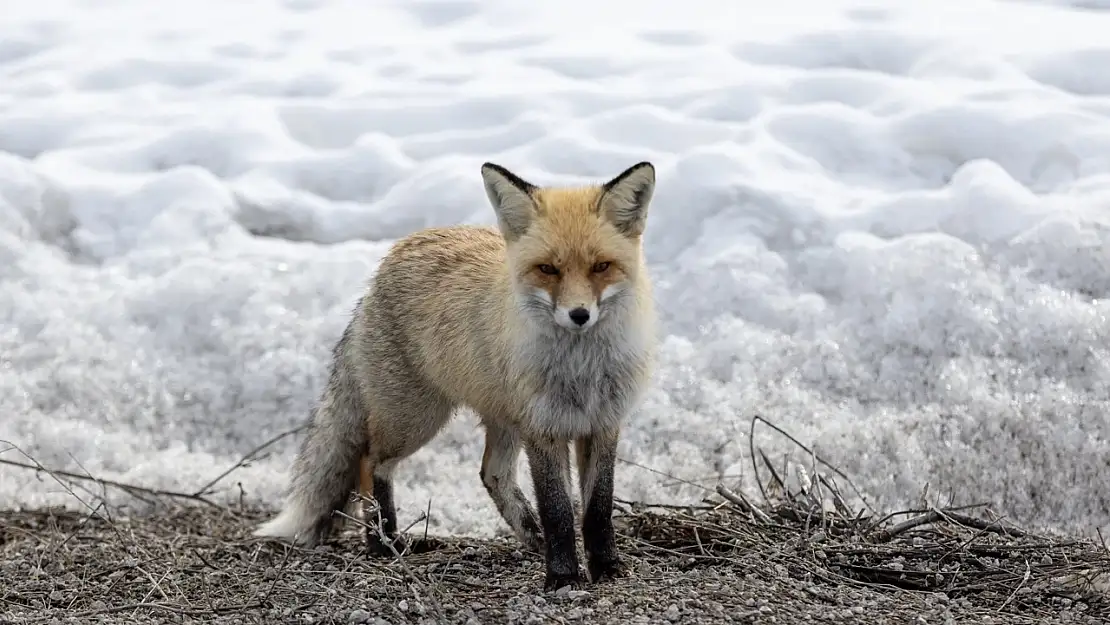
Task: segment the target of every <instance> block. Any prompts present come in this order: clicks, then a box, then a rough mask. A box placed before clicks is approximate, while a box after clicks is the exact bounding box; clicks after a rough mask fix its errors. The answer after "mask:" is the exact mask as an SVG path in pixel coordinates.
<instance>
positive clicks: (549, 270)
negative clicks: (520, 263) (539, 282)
mask: <svg viewBox="0 0 1110 625" xmlns="http://www.w3.org/2000/svg"><path fill="white" fill-rule="evenodd" d="M539 270H540V272H541V273H546V274H547V275H549V276H557V275H559V270H558V269H556V268H555V267H554V266H553V265H547V264H544V265H540V266H539Z"/></svg>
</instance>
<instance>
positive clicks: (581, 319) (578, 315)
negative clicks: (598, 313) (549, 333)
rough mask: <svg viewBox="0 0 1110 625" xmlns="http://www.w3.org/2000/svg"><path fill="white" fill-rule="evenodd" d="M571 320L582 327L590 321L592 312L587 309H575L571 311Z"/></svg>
mask: <svg viewBox="0 0 1110 625" xmlns="http://www.w3.org/2000/svg"><path fill="white" fill-rule="evenodd" d="M569 314H570V320H571V321H573V322H574V323H577V324H578V325H582V324H584V323H586V322H587V321H589V320H590V311H588V310H586V309H585V308H575V309H574V310H572V311H570V313H569Z"/></svg>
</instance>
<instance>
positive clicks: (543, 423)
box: [254, 161, 656, 591]
mask: <svg viewBox="0 0 1110 625" xmlns="http://www.w3.org/2000/svg"><path fill="white" fill-rule="evenodd" d="M481 176H482V183H483V187H484V190H485V194H486V197H487V198H488V200H489V203H490V205H491V206H492V208H493V212H494V214H495V216H496V221H497V224H496V227H494V226H493V225H488V226H482V225H452V226H441V227H428V228H425V229H422V230H418V231H416V232H413V233H410V234H408V235H406V236H404V237H402V238H400V239H398V240H397V241H396V242H395V243H394V244H393V245H392V246H391V247H390V249H389V250H388V251H387V253H386V254H385V255H384V256H383V258H382V260H381V262H380V263H379V265H378V268H377V271H376V273H375V275H374V276H373V278H372V279H371V280H370V281H369V282H370V284H369V285H368V288H366V290H365V291H364V293H363V294H362V296H361V297H360V298H359V299H358V301H357V303H356V304H355V306H354V312H353V314H352V316H351V318H350V320H349V322H348V323H347V325H346V327H345V329H344V330H343V332H342V334H341V336H340V337H339V339H338V341H337V342H336V344H335V346H334V348H333V350H332V354H331V366H330V372H329V377H328V380H327V382H326V384H325V385H324V388H323V389H322V391H321V393H320V395H319V396H318V399H317V401H316V403H315V405H314V407H313V408H312V414H311V415H310V421H309V426H308V428H307V434H306V435H305V437H304V439H303V441H302V443H301V445H300V447H299V450H298V452H297V454H296V457H295V458H294V460H293V463H292V465H291V470H290V475H291V477H290V485H289V491H288V494H287V495H286V500H285V503H284V505H283V508H282V509H281V510H280V512H279V513H278V514H277V515H276V516H274V517H272V518H271V519H270V520H268V521H266V522H265V523H262V524H261V525H259V526H258V527H257V528H256V529H255V531H254V534H255V535H256V536H262V537H270V538H276V539H281V540H286V541H291V542H293V543H295V544H298V545H302V546H313V545H315V544H317V543H318V542H319V541H321V540H323V539H324V538H325V537H326V536H327V534H328V533H329V532H330V531H331V528H332V519H333V514H334V513H335V512H336V511H339V510H342V509H344V508H345V504H346V503H347V500H348V498H349V497H350V495H351V494H352V492H354V491H355V489H356V483H357V489H358V492H359V494H360V495H362V496H363V497H365V498H366V499H373V500H374V501H375V502H376V503H377V513H378V514H379V515H380V524H379V526H378V531H377V532H372V531H370V530H369V529H367V530H366V541H367V549H368V550H369V551H371V552H373V553H376V554H379V555H388V554H389V553H391V552H390V548H393V549H396V547H394V545H396V544H399V543H403V539H402V538H401V537H399V536H398V526H397V513H396V508H395V502H394V488H393V484H394V478H393V476H394V474H395V470H396V468H397V466H398V464H399V463H400V462H401V461H403V460H404V459H405V458H407V457H409V456H411V455H412V454H413V453H415V452H416V451H417V450H419V449H421V448H422V447H424V446H425V445H427V444H428V443H429V442H431V441H432V439H433V438H435V436H436V435H437V434H438V433H439V432H440V431H441V430H442V428H443V427H444V426H445V425H446V423H447V422H448V420H449V418H450V417H451V415H452V414H454V413H455V411H456V410H457V409H459V408H462V407H466V408H469V409H470V410H472V411H473V412H474V413H475V414H476V415H477V416H478V423H479V425H480V427H481V428H482V429H484V433H485V441H484V442H485V446H484V451H483V454H482V458H481V467H480V470H479V471H478V477H479V478H480V480H481V483H482V484H483V486H484V488H485V490H486V492H487V493H488V495H489V497H490V498H491V500H492V503H493V504H494V507H495V508H496V510H497V512H498V513H499V514H500V516H501V518H502V519H503V520H504V522H505V523H506V524H507V525H508V526H509V529H511V531H512V533H513V534H514V535H515V537H516V538H517V539H518V540H519V541H520V543H521V544H522V545H523V546H524V547H526V548H527V549H529V550H531V551H533V552H535V553H538V554H540V555H542V556H543V558H544V564H545V574H544V589H545V590H548V591H550V590H558V589H559V588H562V587H564V586H568V585H570V586H574V587H581V586H582V585H584V584H585V583H586V579H585V577H584V576H583V574H582V571H581V570H580V564H579V559H578V552H577V549H576V535H575V534H576V529H577V528H576V527H575V526H576V522H577V520H578V519H577V518H576V517H580V520H581V531H582V544H583V547H584V553H585V556H586V560H587V562H586V564H587V566H586V572H588V574H589V580H590V581H591V582H594V583H597V582H600V581H602V580H606V579H613V578H618V577H621V576H623V575H625V574H626V573H627V571H626V569H625V568H624V563H623V560H622V559H621V557H620V554H619V553H618V550H617V545H616V535H615V531H614V525H613V507H614V504H613V497H614V495H613V491H614V471H615V465H616V461H617V449H618V443H619V440H620V434H621V430H622V427H623V425H624V424H625V422H626V420H627V418H628V417H629V415H630V414H631V413H632V412H633V411H634V410H635V409H636V407H637V406H638V404H639V403H640V402H641V401H642V397H643V395H644V393H645V391H646V390H647V388H648V385H649V381H650V378H651V376H652V373H653V370H654V365H655V358H656V335H655V324H656V315H655V310H654V307H653V301H652V290H651V279H650V276H649V273H648V269H647V263H646V260H645V255H644V250H643V235H644V232H645V228H646V225H647V215H648V208H649V205H650V203H651V200H652V197H653V195H654V191H655V167H654V166H653V165H652V164H651V163H650V162H647V161H644V162H640V163H637V164H635V165H632V166H631V167H629V168H628V169H626V170H624V171H623V172H621V173H620V174H618V175H617V176H615V177H613V178H612V179H610V180H608V181H607V182H604V183H590V184H583V185H577V186H571V185H566V186H542V187H541V186H537V185H534V184H532V183H531V182H528V181H526V180H525V179H523V178H521V177H520V176H518V175H516V174H515V173H513V172H511V171H509V170H508V169H506V168H505V167H502V166H501V165H497V164H494V163H489V162H486V163H484V164H483V165H482V166H481ZM572 446H573V448H574V451H575V463H576V465H577V466H576V468H577V473H578V481H579V493H577V497H575V496H574V494H573V493H572V490H573V483H572V473H571V471H572V467H571V459H570V449H571V447H572ZM522 450H523V451H524V452H525V454H526V458H527V460H528V465H529V473H530V475H531V480H532V486H533V491H534V495H535V500H536V506H535V508H533V506H532V504H531V503H530V502H529V500H528V499H527V497H526V496H525V494H524V493H523V491H522V490H521V487H520V483H519V482H518V476H517V474H516V461H517V459H518V458H519V454H520V453H521V451H522ZM577 498H580V502H575V501H574V500H575V499H577ZM383 538H385V539H386V541H383V540H382V539H383Z"/></svg>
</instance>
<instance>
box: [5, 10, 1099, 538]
mask: <svg viewBox="0 0 1110 625" xmlns="http://www.w3.org/2000/svg"><path fill="white" fill-rule="evenodd" d="M1106 6H1107V3H1102V2H1091V1H1087V2H1082V3H1080V2H1000V1H989V0H935V1H932V2H882V3H875V4H872V5H864V4H850V3H846V2H844V1H843V0H835V1H829V0H822V1H817V0H812V1H810V2H798V1H791V0H778V1H776V2H773V3H758V4H756V5H753V4H751V3H743V2H724V1H717V2H709V1H708V0H684V1H683V2H672V1H670V0H637V1H636V2H596V1H592V0H591V1H585V0H573V1H572V0H564V1H562V2H558V3H554V2H549V3H528V2H518V1H516V0H434V1H420V2H417V1H413V0H404V1H402V0H393V1H391V2H386V1H377V2H361V1H356V0H347V1H340V0H334V1H332V0H285V1H284V2H278V1H273V0H272V1H263V0H253V1H243V2H216V1H215V0H204V1H200V0H198V1H196V2H192V3H164V2H149V1H143V0H111V1H100V2H88V1H78V0H68V1H65V0H36V1H35V2H27V3H18V6H16V5H15V4H13V5H12V6H10V7H7V8H6V9H5V10H4V17H3V19H2V20H0V415H2V416H0V439H4V440H6V441H9V442H11V443H13V444H15V445H17V446H18V447H19V449H21V450H22V451H23V452H26V454H29V455H30V456H32V457H33V458H34V459H35V460H37V461H38V462H41V463H42V464H43V465H45V466H48V467H52V468H61V469H67V470H69V471H73V472H77V473H85V472H88V473H90V474H93V475H96V476H98V477H102V478H108V479H114V480H118V481H123V482H130V483H137V484H143V485H146V486H151V487H160V488H166V489H172V490H181V491H192V490H195V489H196V488H198V487H199V486H200V485H201V484H203V483H205V482H207V481H208V480H210V479H211V478H213V477H215V476H216V475H218V474H219V473H220V472H221V471H223V470H224V469H225V468H226V467H228V466H229V465H231V464H234V463H235V461H236V460H238V459H239V458H240V456H242V455H243V454H244V453H246V452H247V451H249V450H250V449H252V448H254V447H255V446H256V445H258V444H260V443H262V442H263V441H265V440H266V439H268V438H270V437H272V436H274V435H276V434H278V433H280V432H282V431H285V430H288V429H291V428H293V427H295V426H297V425H299V424H301V423H303V422H304V420H305V419H306V418H307V416H308V412H309V409H310V407H311V405H312V403H313V402H314V400H315V399H316V397H317V394H318V392H319V391H320V389H321V386H322V383H323V381H324V379H325V378H326V376H327V366H328V362H329V354H330V350H331V348H332V345H333V344H334V342H335V341H336V340H337V338H338V336H339V334H340V332H341V331H342V329H343V326H344V325H345V324H346V322H347V320H348V316H349V313H350V311H351V308H352V306H353V305H354V302H355V300H356V299H357V298H358V297H359V295H360V292H361V290H362V289H363V287H364V285H365V284H366V281H367V280H368V279H369V278H370V277H371V276H372V274H373V271H374V270H375V267H376V264H377V262H378V260H379V259H380V258H381V256H382V255H383V254H384V253H385V251H386V250H387V248H388V246H389V245H390V243H391V242H392V241H393V240H395V239H397V238H398V237H400V236H403V235H404V234H406V233H409V232H412V231H413V230H415V229H417V228H421V227H424V226H432V225H444V224H456V223H482V224H494V223H495V220H494V216H493V213H492V210H491V209H490V207H489V205H488V202H487V200H486V198H485V195H484V193H483V190H482V187H481V179H480V176H479V167H480V165H481V163H482V162H484V161H486V160H492V161H494V162H497V163H500V164H502V165H504V166H506V167H509V168H510V169H512V170H514V171H516V172H517V173H519V174H521V175H522V176H524V177H526V178H528V179H530V180H531V181H533V182H535V183H539V184H567V183H577V182H584V181H601V180H604V179H606V178H608V177H610V176H613V175H615V174H617V173H619V172H620V171H621V170H622V169H624V168H625V167H627V166H629V165H631V164H633V163H635V162H638V161H641V160H650V161H652V162H653V163H655V165H656V167H657V171H658V188H657V193H656V197H655V201H654V204H653V207H652V211H651V216H650V219H649V227H648V233H647V235H646V240H645V245H646V249H647V253H648V255H649V259H650V261H651V265H652V267H651V269H652V272H653V275H654V277H655V280H656V288H655V292H656V299H657V302H658V308H659V314H660V317H661V335H662V337H661V341H662V342H661V361H660V364H659V370H658V374H657V376H656V378H655V381H654V384H653V387H652V390H651V392H650V394H649V395H648V396H647V398H646V400H645V402H644V404H643V406H642V408H641V409H640V410H639V412H637V413H636V414H635V415H634V416H633V417H632V418H631V420H630V422H629V425H628V427H627V430H626V432H625V435H624V439H623V442H622V446H621V456H622V458H623V459H625V460H627V461H629V462H627V463H621V464H620V465H619V466H618V484H617V489H618V496H619V497H622V498H625V499H643V500H648V501H690V500H696V499H698V498H699V497H700V496H702V495H703V494H704V493H703V491H702V490H700V489H699V486H698V485H701V486H705V487H712V486H714V484H715V482H716V481H717V479H718V478H720V477H722V476H723V477H725V479H728V480H733V479H739V478H736V477H735V476H743V480H744V482H743V487H744V488H747V489H751V490H753V492H754V482H753V481H752V479H751V471H750V463H749V459H748V427H749V423H750V422H751V418H752V416H753V415H756V414H759V415H761V416H763V417H764V418H766V419H768V420H770V421H772V422H773V423H775V424H777V425H779V426H780V427H782V428H784V429H785V430H787V431H788V432H790V433H791V434H793V435H794V436H795V437H797V438H798V439H799V440H800V441H801V442H803V443H806V444H810V445H813V446H815V448H816V451H817V453H818V454H820V455H821V456H823V457H824V458H826V459H827V460H829V461H830V462H831V463H832V464H834V465H836V466H837V467H839V468H840V469H841V470H842V471H844V472H845V473H846V474H847V475H849V476H850V477H852V479H853V480H854V482H855V483H856V485H857V486H858V487H859V488H860V489H861V490H863V491H864V493H865V494H866V495H867V496H868V497H869V499H870V501H871V503H872V504H873V505H876V506H877V507H884V508H888V509H889V508H890V507H893V506H903V505H914V504H915V502H917V501H918V499H919V497H920V495H921V493H922V490H923V489H924V488H925V486H926V485H928V497H929V501H930V502H931V503H937V502H940V503H945V502H947V501H949V500H950V499H951V500H952V501H954V502H955V503H974V502H980V501H990V502H993V503H994V505H995V509H996V510H997V511H998V512H1000V513H1004V514H1007V515H1009V517H1010V518H1012V519H1014V520H1016V521H1020V522H1023V523H1028V524H1036V525H1040V526H1048V527H1054V528H1058V529H1062V530H1069V531H1082V532H1090V531H1091V530H1092V529H1093V528H1094V527H1101V528H1103V529H1110V478H1108V475H1110V40H1108V39H1107V33H1110V13H1105V12H1103V9H1105V8H1106ZM475 423H476V418H475V417H474V416H473V415H472V414H470V413H469V412H463V413H460V415H459V416H458V418H457V419H456V420H455V421H453V422H452V424H451V425H450V426H449V427H448V428H447V429H446V430H445V431H444V432H443V433H442V434H441V435H440V436H439V438H437V439H436V440H435V441H434V443H433V444H432V445H430V446H429V447H427V448H425V449H424V450H422V451H420V452H419V453H418V454H417V455H415V456H413V457H412V458H411V459H410V460H409V461H408V462H406V463H404V464H403V465H401V467H400V468H399V469H398V473H397V480H398V482H397V497H398V504H399V506H400V513H401V516H402V524H405V523H407V521H405V519H409V520H411V519H414V518H416V517H417V516H418V515H419V514H420V513H421V512H423V511H424V510H425V509H426V508H427V506H428V505H429V501H430V505H431V511H432V520H431V530H432V531H437V532H459V533H475V534H489V533H492V532H500V531H504V527H505V526H504V524H503V523H502V522H501V521H500V519H499V517H498V516H497V513H496V512H495V510H494V508H493V505H492V503H491V502H490V501H489V500H488V498H487V496H486V494H485V491H484V489H483V488H482V486H481V483H480V481H479V477H478V466H479V460H480V456H481V448H482V437H481V434H480V432H479V431H478V430H477V429H476V428H475ZM756 437H757V441H756V442H757V443H758V445H759V446H760V447H761V448H763V449H764V450H766V451H767V452H768V455H769V456H770V457H771V458H773V459H774V460H775V461H776V463H777V462H779V461H780V460H781V459H782V457H783V454H787V453H789V454H791V457H792V458H793V459H794V460H795V461H797V462H799V463H800V464H802V465H805V466H806V467H807V468H808V465H809V464H810V460H809V459H808V458H806V457H805V454H802V453H800V452H799V450H798V449H797V448H796V447H794V446H793V445H792V444H791V443H790V442H789V441H787V440H786V439H784V438H783V437H781V436H778V435H775V434H773V432H772V431H771V430H770V429H769V428H766V427H761V428H757V430H756ZM298 442H299V438H298V437H292V438H288V439H285V440H284V441H283V442H282V444H281V445H278V446H277V447H275V448H274V449H273V450H272V453H271V454H270V455H269V456H267V457H265V458H263V459H261V460H258V461H256V462H254V463H252V464H250V466H248V467H246V468H244V469H241V470H239V471H236V472H234V473H233V474H232V475H231V476H229V477H228V478H227V479H226V480H224V481H223V482H222V483H221V484H220V486H221V488H222V490H220V491H219V492H218V493H217V494H216V495H215V497H216V498H220V497H229V498H238V497H240V495H241V494H242V496H245V497H247V498H260V499H261V500H263V501H265V502H267V503H270V504H274V505H277V504H278V503H280V501H281V496H282V494H283V491H284V489H285V487H286V484H287V469H288V467H289V463H290V460H291V458H292V454H293V453H294V451H295V447H296V445H297V443H298ZM0 451H3V453H2V455H0V458H3V459H6V460H11V461H17V462H27V459H26V457H25V456H24V455H22V454H21V453H19V452H18V451H17V450H14V449H10V448H8V447H7V445H4V444H0ZM522 466H523V460H522ZM643 467H647V468H643ZM661 473H662V474H669V475H671V476H674V477H675V478H680V479H679V480H675V479H672V478H669V477H663V476H661V475H660V474H661ZM524 476H525V474H523V473H522V480H523V481H525V482H527V480H526V479H524ZM764 476H766V472H764ZM681 480H685V481H686V482H682V481H681ZM86 486H87V487H88V488H89V489H90V490H93V491H99V490H100V489H99V487H95V486H91V485H86ZM75 492H76V493H77V494H78V495H80V496H83V497H86V498H87V497H88V495H87V494H86V493H83V492H82V491H75ZM47 504H65V505H80V504H78V503H76V502H75V500H74V499H73V495H71V494H70V493H68V492H66V490H65V489H64V488H63V487H62V486H61V485H60V484H59V483H57V482H56V481H54V480H51V479H49V478H48V477H45V476H43V475H36V474H35V473H33V472H31V471H27V470H24V469H19V468H15V467H10V466H0V506H3V507H12V506H37V505H47Z"/></svg>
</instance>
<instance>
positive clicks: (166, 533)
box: [0, 489, 1110, 625]
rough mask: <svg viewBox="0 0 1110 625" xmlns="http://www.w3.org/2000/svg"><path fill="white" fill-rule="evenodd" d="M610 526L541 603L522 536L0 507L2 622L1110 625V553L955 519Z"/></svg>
mask: <svg viewBox="0 0 1110 625" xmlns="http://www.w3.org/2000/svg"><path fill="white" fill-rule="evenodd" d="M720 492H721V495H722V496H724V498H723V499H721V498H718V499H712V500H711V499H707V500H706V502H705V504H704V505H700V506H695V507H689V508H666V507H659V506H644V505H640V504H632V505H627V504H622V505H621V506H619V510H618V511H617V513H616V521H617V524H618V531H619V533H620V543H619V544H620V548H621V550H622V553H623V554H624V557H625V559H626V562H627V564H628V572H627V575H626V576H625V577H623V578H620V579H618V580H614V581H608V582H603V583H600V584H587V585H586V586H585V587H583V588H582V589H581V590H571V589H562V590H561V591H559V592H555V593H545V592H543V591H542V590H541V586H542V581H543V566H542V560H541V558H540V556H539V555H537V554H532V553H526V552H522V551H521V550H520V549H519V546H518V544H517V543H515V542H514V541H513V540H512V539H510V538H495V539H475V538H467V537H447V536H441V537H436V536H425V535H424V533H423V531H422V529H421V527H420V525H419V524H417V525H416V526H414V527H410V528H409V530H408V536H409V537H410V542H411V546H410V549H411V550H410V551H409V552H406V553H401V554H399V555H400V557H394V558H391V559H375V558H371V557H368V556H367V555H365V553H364V552H363V551H362V548H361V547H362V542H361V536H362V533H361V531H359V528H358V527H357V524H356V523H357V522H353V521H347V522H346V525H345V526H344V529H342V530H341V531H339V532H338V533H337V534H336V535H335V536H334V538H333V539H332V540H330V541H329V542H328V543H326V544H324V545H322V546H319V547H317V548H314V549H299V548H292V547H288V546H286V545H285V544H283V543H275V542H272V541H266V540H262V539H256V538H253V537H251V536H250V530H251V528H252V527H253V526H254V525H255V524H256V523H257V522H259V521H260V520H262V519H263V518H264V517H265V516H266V515H267V514H271V513H272V512H273V511H270V510H263V509H258V508H246V507H238V506H232V507H223V506H216V505H209V504H204V503H192V504H190V505H172V506H163V507H161V508H159V510H158V511H157V512H154V513H147V514H143V515H138V516H135V517H133V518H127V519H125V518H119V517H117V516H115V515H114V514H112V513H110V511H109V510H107V509H106V508H104V507H103V506H98V507H96V508H94V509H93V510H85V511H83V512H82V511H73V510H62V509H53V510H32V511H24V512H20V511H5V512H2V513H0V520H2V523H0V528H2V529H0V577H2V578H4V579H6V580H8V582H7V583H5V584H3V585H2V586H0V623H77V622H80V623H105V624H115V623H139V622H141V623H162V622H165V623H185V622H206V623H229V624H230V623H301V624H308V623H342V624H352V623H369V624H373V625H385V624H386V623H389V624H393V625H397V624H401V623H419V624H425V623H429V624H430V623H458V624H467V625H469V624H474V623H527V624H538V623H596V624H599V625H604V624H608V623H613V624H616V623H622V624H624V623H644V624H648V623H663V624H668V625H669V624H672V623H784V624H787V623H837V622H843V623H855V624H870V623H892V624H896V623H928V624H931V623H965V622H975V623H1006V624H1013V625H1019V624H1023V623H1105V622H1107V619H1110V550H1107V548H1106V546H1105V545H1104V544H1102V543H1100V542H1099V541H1097V540H1094V541H1087V540H1076V539H1072V538H1068V537H1065V536H1039V535H1033V534H1031V533H1028V532H1024V531H1021V530H1019V529H1017V528H1013V527H1010V526H1008V525H1006V524H1004V523H1003V522H1001V521H999V520H994V519H990V518H989V517H987V516H982V515H978V516H977V515H974V514H972V513H971V512H965V511H958V510H937V509H935V508H934V509H932V510H921V511H907V512H906V513H902V514H897V515H887V516H883V517H878V516H875V515H858V514H857V515H854V516H850V515H849V514H848V513H847V510H840V511H837V510H824V511H823V512H822V511H821V510H820V509H819V508H818V507H816V504H814V505H812V506H810V505H807V502H806V497H805V496H804V495H802V494H794V495H792V496H791V497H790V498H789V499H788V500H782V501H780V502H779V503H777V504H775V505H771V504H767V505H761V506H758V507H757V506H755V505H753V504H751V503H750V501H749V500H748V499H746V498H744V497H742V496H738V495H736V494H734V493H732V492H731V491H729V490H727V489H723V490H722V491H720Z"/></svg>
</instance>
